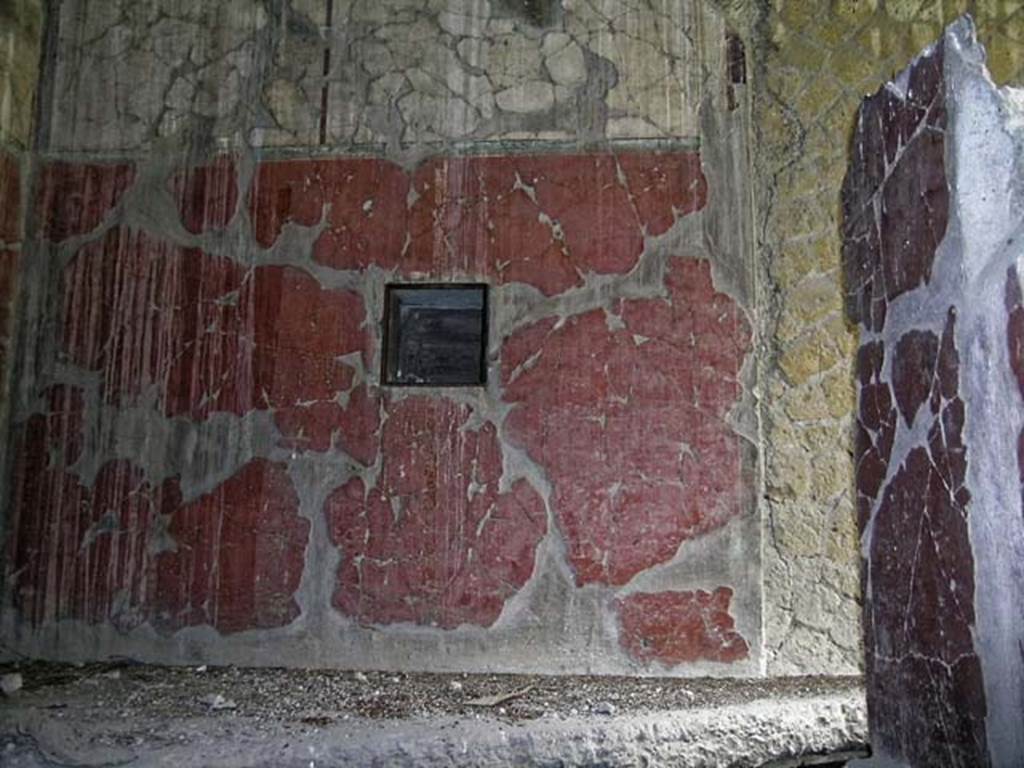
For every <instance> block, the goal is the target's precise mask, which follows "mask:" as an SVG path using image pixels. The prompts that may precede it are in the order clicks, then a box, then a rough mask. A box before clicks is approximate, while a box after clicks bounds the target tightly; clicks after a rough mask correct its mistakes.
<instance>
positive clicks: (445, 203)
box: [250, 153, 707, 295]
mask: <svg viewBox="0 0 1024 768" xmlns="http://www.w3.org/2000/svg"><path fill="white" fill-rule="evenodd" d="M250 199H251V203H250V207H251V210H250V213H251V216H252V218H253V222H254V224H255V227H256V236H257V241H258V242H259V243H260V245H262V246H264V247H270V246H271V245H272V244H273V243H274V242H275V241H276V239H277V238H278V237H279V236H280V234H281V232H282V229H283V226H284V224H286V223H288V222H294V223H296V224H300V225H303V226H314V225H317V224H318V223H319V222H320V221H321V219H322V218H323V220H324V231H323V232H322V234H321V235H320V237H319V239H318V241H317V243H316V245H315V247H314V258H315V259H316V260H317V261H319V262H320V263H322V264H325V265H327V266H330V267H334V268H337V269H364V268H366V267H367V266H369V265H371V264H376V265H377V266H380V267H382V268H384V269H396V268H397V269H398V270H399V271H400V272H401V273H402V274H403V275H413V274H415V275H423V276H430V277H434V278H444V277H450V276H457V275H466V274H473V275H475V276H478V277H487V278H490V279H492V280H494V281H496V282H498V283H509V282H524V283H528V284H530V285H533V286H534V287H536V288H538V289H539V290H540V291H542V292H543V293H545V294H547V295H554V294H557V293H561V292H562V291H565V290H566V289H568V288H572V287H574V286H579V285H581V284H582V282H583V276H584V274H585V273H587V272H598V273H623V272H627V271H629V270H630V269H631V268H632V267H633V266H634V265H635V264H636V262H637V259H638V258H639V256H640V253H641V251H642V249H643V238H644V235H645V234H647V235H659V234H663V233H664V232H666V231H667V230H668V229H669V227H670V226H671V225H672V224H673V223H674V222H675V220H676V219H677V218H678V217H680V216H684V215H686V214H689V213H693V212H694V211H697V210H699V209H700V208H702V207H703V206H704V205H705V203H706V199H707V181H706V179H705V178H704V175H703V173H702V171H701V167H700V158H699V156H698V155H696V154H691V153H681V154H668V155H650V154H637V155H632V154H631V155H621V156H616V155H608V154H593V155H558V156H518V157H508V156H504V157H455V158H436V159H432V160H428V161H426V162H425V163H423V164H422V165H421V166H419V167H418V168H417V169H416V170H415V171H414V172H413V174H412V175H411V178H410V177H409V176H408V175H406V174H405V172H404V171H402V170H401V169H400V168H399V167H398V166H395V165H393V164H391V163H388V162H386V161H381V160H369V159H345V160H329V161H326V160H325V161H292V162H281V163H264V164H263V165H261V166H260V168H259V169H258V171H257V174H256V179H255V181H254V183H253V188H252V192H251V195H250Z"/></svg>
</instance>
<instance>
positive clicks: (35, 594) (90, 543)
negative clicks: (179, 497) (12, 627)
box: [7, 387, 155, 629]
mask: <svg viewBox="0 0 1024 768" xmlns="http://www.w3.org/2000/svg"><path fill="white" fill-rule="evenodd" d="M46 400H47V401H48V410H47V413H45V414H36V415H33V416H32V417H31V418H30V419H29V420H28V422H27V423H26V425H25V428H24V431H23V433H22V436H21V440H20V447H19V451H18V455H17V459H16V462H15V468H14V477H13V488H14V493H13V498H12V501H13V504H12V517H11V524H10V528H9V530H10V536H9V539H8V542H7V548H8V554H7V557H8V561H9V563H10V565H9V571H8V574H9V577H11V576H13V586H14V589H13V594H14V600H15V605H16V606H17V608H18V609H19V611H20V612H21V614H22V616H23V617H25V618H26V619H27V620H28V621H29V622H30V623H31V624H33V625H36V626H38V625H41V624H43V623H46V622H50V621H55V620H59V619H69V618H73V619H81V620H84V621H88V622H91V623H95V622H99V621H111V622H113V623H114V624H116V625H118V626H121V627H123V628H126V629H130V628H131V627H134V626H136V625H137V624H138V623H139V622H140V620H141V614H140V612H139V609H140V607H141V606H142V604H143V602H144V599H145V595H146V584H145V574H146V558H147V549H146V545H147V541H146V537H147V533H148V530H149V528H150V526H151V523H152V521H153V519H154V515H155V510H154V504H153V500H152V498H151V488H150V486H149V485H148V484H147V483H146V482H145V480H144V478H143V477H142V476H141V473H139V472H138V471H137V470H135V469H134V468H133V467H132V466H131V465H130V464H129V463H128V462H124V461H116V462H111V463H108V464H106V465H104V467H103V468H102V469H101V470H100V472H99V474H98V476H97V477H96V480H95V482H94V484H93V485H92V487H91V488H87V487H85V486H84V485H82V483H81V482H80V481H79V479H78V477H77V476H76V475H74V474H71V473H70V472H67V471H65V467H67V466H70V465H71V464H72V463H73V462H74V461H75V460H76V459H77V458H78V456H79V454H80V453H81V448H82V437H83V435H82V429H83V423H82V409H83V400H82V393H81V390H78V389H75V388H65V387H55V388H52V389H51V390H49V392H48V393H46Z"/></svg>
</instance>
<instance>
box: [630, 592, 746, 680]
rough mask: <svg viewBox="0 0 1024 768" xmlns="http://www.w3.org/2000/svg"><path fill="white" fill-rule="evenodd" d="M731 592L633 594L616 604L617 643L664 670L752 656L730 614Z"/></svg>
mask: <svg viewBox="0 0 1024 768" xmlns="http://www.w3.org/2000/svg"><path fill="white" fill-rule="evenodd" d="M732 594H733V593H732V590H731V589H729V588H728V587H719V588H718V589H716V590H715V591H714V592H705V591H704V590H698V591H696V592H658V593H654V594H634V595H630V596H629V597H626V598H623V599H622V600H618V601H616V604H615V605H616V609H617V610H618V614H619V640H620V642H621V643H622V647H623V648H625V649H626V651H627V652H628V653H629V655H630V656H632V657H633V658H635V659H637V660H638V661H641V662H644V663H650V662H652V661H657V662H661V663H662V664H665V665H668V666H675V665H677V664H684V663H692V662H695V661H717V662H735V661H739V660H741V659H745V658H747V657H748V656H749V655H750V647H749V646H748V645H747V641H746V640H744V639H743V637H742V636H741V635H740V634H739V633H738V632H736V630H735V624H736V623H735V621H734V620H733V617H732V616H731V615H730V614H729V604H730V603H731V602H732Z"/></svg>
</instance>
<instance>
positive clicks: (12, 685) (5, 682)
mask: <svg viewBox="0 0 1024 768" xmlns="http://www.w3.org/2000/svg"><path fill="white" fill-rule="evenodd" d="M24 684H25V681H24V679H23V678H22V677H21V673H20V672H11V673H10V674H6V675H4V676H3V677H0V690H2V691H3V692H4V696H13V695H14V694H15V693H17V692H18V691H19V690H21V686H23V685H24Z"/></svg>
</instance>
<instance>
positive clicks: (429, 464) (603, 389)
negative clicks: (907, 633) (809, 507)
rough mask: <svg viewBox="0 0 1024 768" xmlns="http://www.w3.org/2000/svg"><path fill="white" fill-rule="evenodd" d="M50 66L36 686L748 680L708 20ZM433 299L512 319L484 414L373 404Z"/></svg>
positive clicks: (231, 47)
mask: <svg viewBox="0 0 1024 768" xmlns="http://www.w3.org/2000/svg"><path fill="white" fill-rule="evenodd" d="M47 45H48V46H49V47H48V51H49V55H48V56H47V57H46V62H47V69H46V71H45V72H44V76H43V84H42V89H41V99H42V104H43V106H42V109H41V110H40V121H39V124H38V126H37V130H38V141H39V148H40V153H39V162H38V167H37V169H36V170H35V172H34V174H33V178H32V194H31V198H30V199H31V214H30V217H29V220H30V222H31V228H30V242H29V245H28V249H29V252H30V254H31V259H30V261H29V262H28V263H27V264H26V268H25V270H24V275H25V277H24V282H23V288H22V292H21V293H22V305H21V306H22V309H21V310H20V313H19V320H20V323H19V339H20V343H19V358H18V366H19V368H18V374H19V375H18V376H17V390H16V391H15V393H14V409H15V413H14V427H13V429H14V435H15V438H14V443H13V444H14V445H15V446H16V453H17V455H16V456H15V457H14V458H13V459H12V460H11V461H10V462H9V465H10V466H9V472H10V474H9V477H10V482H9V483H8V487H9V488H10V494H9V495H8V497H7V499H6V501H5V504H6V507H5V519H6V520H7V525H8V536H7V540H6V542H5V546H6V548H7V558H6V562H7V564H8V567H7V575H6V580H5V584H6V587H5V607H4V614H3V621H4V632H5V636H7V637H10V638H12V643H13V647H14V648H15V649H17V650H21V651H23V652H28V653H32V654H34V655H45V656H50V657H56V658H87V657H96V656H105V655H108V654H122V655H130V656H133V657H137V658H145V659H152V660H158V661H171V662H175V661H178V662H184V661H200V660H202V661H210V662H236V663H257V664H286V665H310V664H317V665H338V666H348V667H357V668H358V667H374V668H382V667H383V668H395V669H399V668H406V669H445V670H465V669H473V670H504V671H518V670H523V671H541V672H596V673H630V674H656V673H657V674H681V675H692V674H715V675H718V674H725V675H741V674H742V675H751V674H760V673H762V672H763V655H762V646H763V634H762V627H761V623H762V618H761V617H762V593H761V560H760V557H761V555H760V553H761V520H760V516H759V507H758V503H757V496H758V483H759V459H758V450H757V446H758V441H759V434H758V430H759V426H758V419H757V409H756V406H755V401H754V392H755V387H754V382H755V381H756V374H757V366H756V364H755V359H756V356H755V349H756V346H757V339H758V323H757V313H756V306H755V302H756V295H757V291H756V288H755V285H756V272H755V270H754V269H753V268H752V266H751V244H752V233H751V228H750V225H751V222H752V214H751V210H750V199H749V198H750V196H749V186H748V180H747V170H748V164H749V156H748V141H747V137H748V135H749V124H748V113H749V110H748V105H747V95H746V86H745V82H746V73H747V69H746V66H747V64H746V61H745V60H744V58H743V47H742V45H741V44H738V41H737V40H736V39H735V38H731V37H730V35H729V34H728V32H727V30H726V27H725V24H724V22H723V20H722V18H721V16H720V15H719V14H718V13H717V11H715V10H714V9H713V8H712V7H710V6H705V5H702V4H697V3H689V2H678V1H677V2H666V3H647V2H645V3H637V4H636V7H634V6H633V5H632V4H624V3H619V2H615V3H606V4H600V3H596V4H595V3H589V2H588V3H575V2H568V1H567V2H564V3H562V4H555V3H543V2H538V3H531V4H527V5H526V6H522V7H520V5H519V4H508V5H506V4H504V3H500V2H494V3H487V2H455V0H452V1H451V2H445V3H440V2H411V1H409V2H406V1H403V2H389V3H379V2H378V3H363V2H351V3H348V2H340V1H339V0H335V1H334V2H317V3H309V2H302V3H299V2H291V3H277V2H274V3H270V2H267V3H249V2H246V3H236V4H231V3H227V4H217V5H216V6H210V4H207V3H199V2H173V3H172V2H159V3H158V2H141V3H140V2H131V3H128V2H125V3H116V2H111V3H103V4H95V3H85V2H64V3H60V4H59V5H58V6H57V8H56V9H55V13H54V15H53V16H52V18H51V21H50V26H49V27H48V32H47ZM729 54H731V56H730V55H729ZM438 280H442V281H447V280H452V281H467V280H472V281H477V280H479V281H483V282H487V283H488V284H489V286H490V292H491V298H490V306H491V316H490V323H489V326H490V329H491V334H490V346H489V349H488V355H487V361H488V374H489V375H488V379H487V381H488V383H487V386H486V387H483V388H477V389H445V388H434V389H423V390H393V389H389V388H386V387H382V386H381V384H380V380H379V379H380V377H379V371H380V354H381V350H380V343H381V342H380V318H381V317H382V316H383V306H382V302H383V293H384V286H385V285H386V284H389V283H395V282H406V281H412V282H415V281H438Z"/></svg>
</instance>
